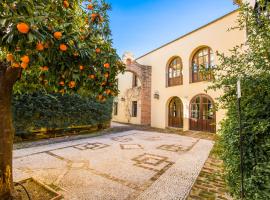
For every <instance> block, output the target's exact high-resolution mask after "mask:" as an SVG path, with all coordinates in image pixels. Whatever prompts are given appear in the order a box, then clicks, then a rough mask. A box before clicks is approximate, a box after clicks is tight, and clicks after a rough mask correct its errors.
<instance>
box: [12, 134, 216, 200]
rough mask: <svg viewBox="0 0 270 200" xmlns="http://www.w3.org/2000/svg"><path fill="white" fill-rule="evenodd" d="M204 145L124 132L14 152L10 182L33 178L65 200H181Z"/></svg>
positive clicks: (204, 153) (201, 158)
mask: <svg viewBox="0 0 270 200" xmlns="http://www.w3.org/2000/svg"><path fill="white" fill-rule="evenodd" d="M212 147H213V142H212V141H209V140H203V139H197V138H191V137H186V136H179V135H173V134H163V133H157V132H147V131H135V130H133V131H127V132H122V133H117V134H113V135H104V136H100V137H96V138H88V139H83V140H76V141H70V142H63V143H58V144H50V145H46V146H39V147H33V148H27V149H21V150H15V151H14V176H15V181H19V180H22V179H25V178H28V177H33V178H35V179H37V180H39V181H40V182H43V183H45V184H47V185H49V186H51V187H53V188H55V189H57V191H58V192H59V193H61V194H63V195H64V197H65V198H64V199H67V200H99V199H100V200H107V199H108V200H111V199H117V200H122V199H123V200H135V199H144V200H145V199H147V200H156V199H164V200H170V199H185V198H186V197H187V195H188V194H189V191H190V189H191V187H192V185H193V183H194V182H195V180H196V178H197V176H198V174H199V173H200V170H201V168H202V167H203V165H204V162H205V160H206V159H207V157H208V155H209V152H210V150H211V148H212Z"/></svg>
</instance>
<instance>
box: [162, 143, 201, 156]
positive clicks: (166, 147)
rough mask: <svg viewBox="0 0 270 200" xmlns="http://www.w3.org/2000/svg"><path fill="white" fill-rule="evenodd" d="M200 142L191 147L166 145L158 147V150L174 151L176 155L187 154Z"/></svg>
mask: <svg viewBox="0 0 270 200" xmlns="http://www.w3.org/2000/svg"><path fill="white" fill-rule="evenodd" d="M198 142H199V140H196V141H195V142H193V143H192V144H191V145H189V146H183V145H179V144H164V145H161V146H159V147H157V149H160V150H164V151H172V152H176V153H178V152H187V151H189V150H191V149H192V148H193V147H194V146H195V145H196V144H197V143H198Z"/></svg>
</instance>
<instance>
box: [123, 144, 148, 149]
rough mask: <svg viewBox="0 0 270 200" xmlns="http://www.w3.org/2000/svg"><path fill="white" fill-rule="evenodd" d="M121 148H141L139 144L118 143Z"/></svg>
mask: <svg viewBox="0 0 270 200" xmlns="http://www.w3.org/2000/svg"><path fill="white" fill-rule="evenodd" d="M120 147H121V149H143V147H142V145H140V144H120Z"/></svg>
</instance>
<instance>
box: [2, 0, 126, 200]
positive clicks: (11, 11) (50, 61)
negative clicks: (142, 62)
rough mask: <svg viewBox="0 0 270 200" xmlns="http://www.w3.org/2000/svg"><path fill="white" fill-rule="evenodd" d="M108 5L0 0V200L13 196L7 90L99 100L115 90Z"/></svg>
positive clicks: (115, 64)
mask: <svg viewBox="0 0 270 200" xmlns="http://www.w3.org/2000/svg"><path fill="white" fill-rule="evenodd" d="M108 9H109V5H108V4H106V3H105V2H104V1H103V0H95V1H87V2H83V1H82V0H64V1H63V0H1V1H0V52H1V53H0V58H1V59H0V199H13V198H15V197H14V196H16V195H15V191H14V187H13V178H12V144H13V135H14V129H13V124H12V115H11V98H12V93H13V92H26V91H27V92H31V91H35V90H37V89H40V88H44V89H46V90H47V91H49V92H52V93H57V92H58V93H59V92H60V93H72V92H76V91H79V90H83V91H88V92H91V93H92V94H96V95H97V98H98V99H99V100H101V101H105V100H106V98H108V97H110V96H113V95H115V94H116V93H117V86H116V75H117V74H118V73H119V72H120V71H122V70H123V68H124V67H123V65H122V63H121V62H120V61H119V57H118V56H117V54H116V51H115V50H114V49H113V48H112V41H111V35H110V28H109V21H108V14H107V11H108ZM37 85H38V87H37Z"/></svg>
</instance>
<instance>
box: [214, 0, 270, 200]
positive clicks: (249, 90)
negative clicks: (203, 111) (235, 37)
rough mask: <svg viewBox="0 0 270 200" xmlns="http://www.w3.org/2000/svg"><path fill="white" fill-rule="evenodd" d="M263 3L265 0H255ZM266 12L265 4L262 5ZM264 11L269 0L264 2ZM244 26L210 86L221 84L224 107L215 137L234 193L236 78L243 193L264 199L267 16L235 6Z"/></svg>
mask: <svg viewBox="0 0 270 200" xmlns="http://www.w3.org/2000/svg"><path fill="white" fill-rule="evenodd" d="M261 3H262V5H265V1H261ZM263 8H264V11H265V13H266V10H265V9H266V7H265V6H264V7H263ZM267 9H268V12H269V13H270V5H269V7H268V8H267ZM246 28H247V30H248V31H247V32H248V34H247V41H246V44H243V45H242V46H238V47H235V48H234V49H233V50H232V51H231V55H230V56H228V55H224V54H220V55H219V58H220V64H219V65H218V66H217V67H216V68H215V69H214V72H213V73H214V74H215V78H216V79H215V81H214V85H213V86H212V87H211V88H212V89H223V90H224V95H222V96H221V97H220V105H221V106H222V108H224V109H226V110H227V117H226V118H225V119H224V120H223V122H222V126H221V130H220V134H221V139H220V142H219V145H220V148H221V149H222V151H221V156H222V158H223V160H224V164H225V172H226V179H227V182H228V185H229V187H230V191H231V193H232V195H233V196H234V197H235V198H236V199H237V198H240V181H241V178H240V147H239V124H238V123H239V121H238V113H237V106H236V101H237V97H236V81H237V79H238V78H241V84H242V98H241V108H242V116H241V117H242V125H243V135H244V188H245V199H248V200H268V199H270V34H269V33H270V18H269V16H267V15H258V14H256V13H255V12H254V10H253V9H251V8H249V7H248V6H247V5H243V6H242V8H241V9H240V18H239V27H236V28H235V29H241V30H245V29H246Z"/></svg>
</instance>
